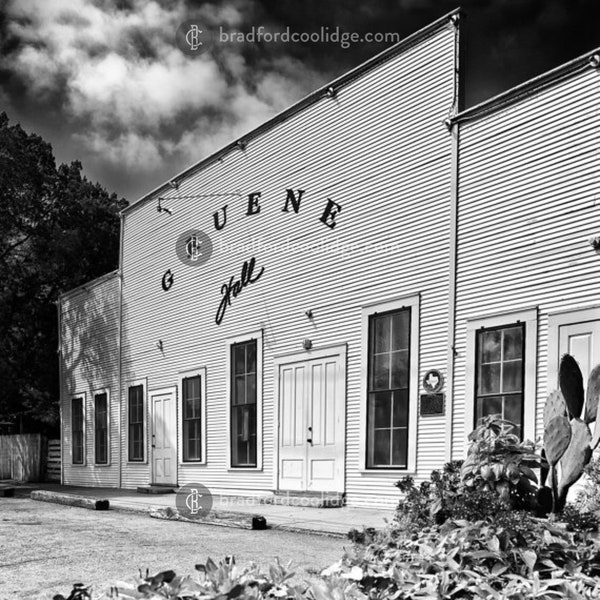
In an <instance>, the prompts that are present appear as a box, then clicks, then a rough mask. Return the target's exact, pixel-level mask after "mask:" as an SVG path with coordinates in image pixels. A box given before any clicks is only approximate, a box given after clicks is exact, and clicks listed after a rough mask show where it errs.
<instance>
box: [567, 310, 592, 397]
mask: <svg viewBox="0 0 600 600" xmlns="http://www.w3.org/2000/svg"><path fill="white" fill-rule="evenodd" d="M558 339H559V344H558V345H559V355H560V356H562V355H563V354H565V353H568V354H570V355H571V356H573V358H574V359H575V360H576V361H577V362H578V363H579V367H580V369H581V372H582V374H583V386H584V389H585V387H586V385H587V378H588V375H589V374H590V371H591V370H592V369H593V368H594V367H595V366H596V365H597V364H600V319H599V320H597V321H586V322H583V323H568V324H564V325H560V329H559V338H558Z"/></svg>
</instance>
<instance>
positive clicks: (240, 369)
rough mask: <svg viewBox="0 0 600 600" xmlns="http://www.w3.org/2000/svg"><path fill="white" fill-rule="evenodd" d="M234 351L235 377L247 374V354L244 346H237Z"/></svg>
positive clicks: (233, 347) (233, 348)
mask: <svg viewBox="0 0 600 600" xmlns="http://www.w3.org/2000/svg"><path fill="white" fill-rule="evenodd" d="M232 351H233V371H234V375H238V374H240V373H245V372H246V352H245V347H244V344H235V345H234V346H232Z"/></svg>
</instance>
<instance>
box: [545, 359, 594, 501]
mask: <svg viewBox="0 0 600 600" xmlns="http://www.w3.org/2000/svg"><path fill="white" fill-rule="evenodd" d="M558 380H559V385H560V391H558V390H557V391H555V392H552V393H551V394H550V396H548V400H547V401H546V405H545V406H544V449H545V452H546V458H547V459H548V462H549V464H550V473H549V484H550V485H551V488H552V499H553V502H552V505H553V512H560V511H562V509H563V508H564V505H565V502H566V499H567V492H568V491H569V488H570V487H571V486H572V485H573V484H574V483H575V482H576V481H577V480H578V479H579V478H580V477H581V475H582V474H583V470H584V468H585V466H586V465H587V464H588V463H589V462H590V459H591V457H592V450H593V448H595V447H596V445H597V444H598V442H600V423H599V420H600V419H598V417H599V416H600V415H598V412H599V406H598V404H599V398H600V365H599V366H598V367H596V368H595V369H594V370H593V371H592V373H591V374H590V380H589V382H588V390H587V400H588V401H587V403H586V407H585V415H584V418H583V420H582V419H581V418H580V417H581V413H582V410H583V406H584V400H585V396H584V390H583V376H582V374H581V370H580V369H579V365H578V364H577V361H576V360H575V359H574V358H573V357H572V356H571V355H570V354H565V355H564V356H563V357H562V358H561V361H560V368H559V371H558ZM594 420H596V427H595V431H594V435H593V436H592V433H591V431H590V428H589V427H588V425H587V424H588V423H591V422H592V421H594ZM557 465H559V466H560V476H559V473H557V468H556V467H557Z"/></svg>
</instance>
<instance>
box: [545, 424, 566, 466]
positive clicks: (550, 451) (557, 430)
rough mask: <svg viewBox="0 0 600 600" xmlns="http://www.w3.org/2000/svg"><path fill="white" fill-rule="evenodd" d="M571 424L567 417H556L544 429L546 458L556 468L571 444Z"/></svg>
mask: <svg viewBox="0 0 600 600" xmlns="http://www.w3.org/2000/svg"><path fill="white" fill-rule="evenodd" d="M571 434H572V432H571V423H570V422H569V419H567V417H554V418H553V419H551V420H550V422H549V423H548V424H547V425H546V427H545V428H544V448H545V450H546V458H547V459H548V462H549V463H550V465H551V466H555V465H556V464H557V463H558V461H559V460H560V458H561V457H562V455H563V454H564V453H565V452H566V450H567V448H568V447H569V443H570V442H571Z"/></svg>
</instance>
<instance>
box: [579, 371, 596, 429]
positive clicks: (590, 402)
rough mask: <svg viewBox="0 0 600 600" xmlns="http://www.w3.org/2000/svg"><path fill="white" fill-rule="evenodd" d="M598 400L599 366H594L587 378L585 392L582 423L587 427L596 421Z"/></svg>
mask: <svg viewBox="0 0 600 600" xmlns="http://www.w3.org/2000/svg"><path fill="white" fill-rule="evenodd" d="M599 399H600V365H596V366H595V367H594V368H593V369H592V372H591V373H590V376H589V377H588V383H587V391H586V394H585V415H584V419H583V420H584V421H585V422H586V423H587V424H588V425H589V424H590V423H591V422H592V421H595V420H596V414H597V413H598V400H599Z"/></svg>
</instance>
